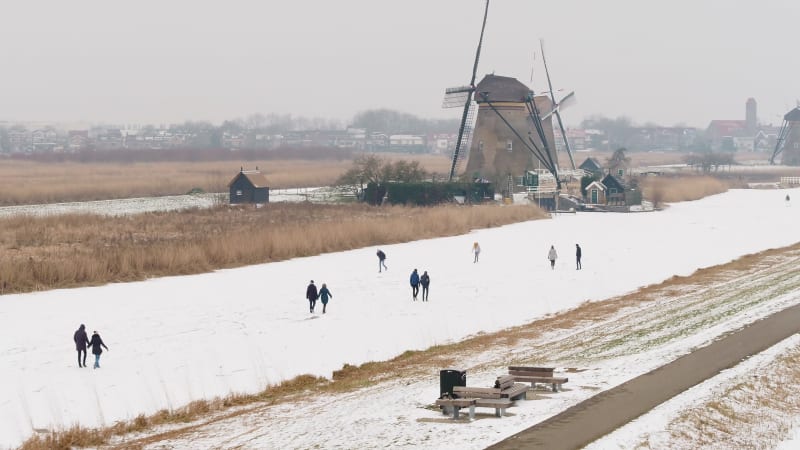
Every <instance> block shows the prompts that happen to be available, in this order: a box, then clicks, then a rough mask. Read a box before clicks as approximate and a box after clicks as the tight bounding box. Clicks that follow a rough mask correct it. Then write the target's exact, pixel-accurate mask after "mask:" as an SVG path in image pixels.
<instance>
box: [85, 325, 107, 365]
mask: <svg viewBox="0 0 800 450" xmlns="http://www.w3.org/2000/svg"><path fill="white" fill-rule="evenodd" d="M89 346H90V347H92V354H93V355H94V368H95V369H99V368H100V354H101V353H103V348H104V349H106V350H108V347H106V344H105V343H104V342H103V339H102V338H101V337H100V335H99V334H97V331H93V332H92V340H91V341H89ZM101 347H102V348H101Z"/></svg>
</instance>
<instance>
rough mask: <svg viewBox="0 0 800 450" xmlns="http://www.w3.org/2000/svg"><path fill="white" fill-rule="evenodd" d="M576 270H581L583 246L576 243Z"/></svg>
mask: <svg viewBox="0 0 800 450" xmlns="http://www.w3.org/2000/svg"><path fill="white" fill-rule="evenodd" d="M575 270H581V246H580V245H578V244H575Z"/></svg>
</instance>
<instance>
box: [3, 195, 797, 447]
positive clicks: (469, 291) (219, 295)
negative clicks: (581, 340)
mask: <svg viewBox="0 0 800 450" xmlns="http://www.w3.org/2000/svg"><path fill="white" fill-rule="evenodd" d="M787 192H788V193H789V194H790V195H792V196H793V197H797V194H798V192H797V190H790V191H777V192H776V191H731V192H728V193H725V194H721V195H717V196H714V197H710V198H707V199H704V200H701V201H697V202H689V203H684V204H678V205H674V206H673V207H672V208H670V209H669V210H667V211H664V212H658V213H646V214H591V213H586V214H581V213H579V214H577V215H563V216H558V217H556V218H554V219H553V220H541V221H534V222H526V223H521V224H516V225H510V226H505V227H501V228H496V229H487V230H478V231H475V232H473V233H470V234H469V235H466V236H457V237H450V238H440V239H431V240H425V241H417V242H412V243H407V244H397V245H390V246H384V247H382V248H383V250H384V251H385V252H386V253H387V255H388V260H387V262H388V264H389V271H388V272H385V273H382V274H378V273H377V258H376V257H375V255H374V253H375V249H374V248H367V249H360V250H354V251H349V252H342V253H335V254H327V255H320V256H316V257H310V258H302V259H295V260H291V261H285V262H280V263H272V264H264V265H257V266H250V267H245V268H240V269H232V270H225V271H218V272H214V273H210V274H203V275H195V276H186V277H170V278H161V279H154V280H149V281H145V282H138V283H125V284H116V285H108V286H102V287H94V288H82V289H74V290H60V291H49V292H42V293H33V294H21V295H13V296H5V297H2V298H0V322H1V323H2V329H3V339H2V341H0V380H2V381H3V383H2V385H1V386H0V446H3V445H5V446H9V445H15V444H18V443H19V442H20V441H21V440H22V439H24V438H25V437H26V436H28V435H30V434H31V433H32V432H33V429H35V428H49V427H52V426H60V425H63V426H68V425H71V424H73V423H81V424H83V425H86V426H96V425H104V424H105V425H107V424H110V423H113V422H114V421H115V420H119V419H130V418H133V417H135V416H136V415H138V414H139V413H152V412H155V411H157V410H158V409H161V408H169V407H176V406H180V405H183V404H185V403H187V402H189V401H190V400H192V399H197V398H208V397H212V396H216V395H224V394H227V393H229V392H254V391H258V390H261V389H263V388H264V387H265V385H267V384H270V383H277V382H279V381H281V380H284V379H287V378H292V377H294V376H296V375H298V374H303V373H312V374H318V375H324V376H330V374H331V372H332V371H333V370H335V369H338V368H340V367H341V366H342V364H344V363H350V364H360V363H363V362H366V361H373V360H384V359H387V358H390V357H393V356H395V355H397V354H399V353H402V352H403V351H405V350H409V349H422V348H427V347H429V346H431V345H434V344H439V343H445V342H452V341H455V340H459V339H461V338H463V337H465V336H468V335H471V334H475V333H477V332H479V331H493V330H499V329H503V328H507V327H509V326H512V325H517V324H521V323H525V322H528V321H530V320H532V319H535V318H538V317H542V316H544V315H546V314H549V313H552V312H556V311H562V310H564V309H568V308H571V307H574V306H576V305H578V304H580V303H582V302H583V301H585V300H603V299H606V298H609V297H611V296H614V295H618V294H621V293H625V292H629V291H631V290H633V289H636V288H637V287H640V286H644V285H648V284H652V283H656V282H659V281H662V280H664V279H666V278H669V277H671V276H672V275H676V274H677V275H687V274H689V273H691V272H693V271H694V270H696V269H697V268H700V267H706V266H711V265H716V264H720V263H723V262H727V261H730V260H732V259H735V258H737V257H739V256H741V255H743V254H747V253H752V252H756V251H760V250H763V249H766V248H772V247H779V246H784V245H789V244H792V243H794V242H796V241H797V240H798V239H797V233H796V230H797V228H796V224H797V223H798V219H800V210H799V209H798V208H795V207H791V206H788V207H787V206H786V205H785V202H784V200H783V198H784V196H785V195H786V193H787ZM473 241H479V242H480V244H481V248H482V250H483V251H482V253H481V261H480V263H478V264H473V263H472V258H471V255H470V248H471V244H472V242H473ZM575 243H580V244H581V247H582V248H583V252H584V253H583V255H584V257H583V266H584V270H581V271H576V270H574V257H573V254H574V248H575ZM551 244H553V245H555V247H556V249H557V250H559V253H560V256H561V258H560V259H559V261H558V263H557V266H556V270H554V271H552V270H550V268H549V264H548V262H547V260H546V254H547V250H548V248H549V247H550V245H551ZM413 268H418V269H419V270H420V271H423V270H427V271H428V272H429V273H430V274H431V279H432V282H431V297H430V299H431V301H430V302H429V303H421V302H412V301H411V299H410V288H409V287H408V275H409V273H410V272H411V269H413ZM312 278H313V279H314V280H315V281H316V282H317V284H318V285H319V284H321V283H323V282H325V283H328V285H329V287H330V289H331V291H332V292H333V294H334V298H333V299H332V300H331V303H330V304H329V313H328V314H326V315H325V316H322V315H321V314H319V309H318V314H316V315H310V314H309V312H308V307H307V302H306V301H305V300H304V298H303V297H304V292H305V287H306V285H307V283H308V281H309V279H312ZM508 310H514V311H516V314H514V315H512V314H507V313H506V312H505V311H508ZM80 323H86V324H87V327H88V329H89V330H93V329H97V330H99V331H100V333H101V334H102V336H103V338H104V340H105V341H106V343H107V344H108V345H109V347H110V348H111V350H110V351H109V352H108V353H106V354H104V355H103V360H102V365H103V368H102V369H99V370H96V371H93V370H91V369H78V368H77V365H76V363H75V362H74V359H75V351H74V345H73V344H72V342H71V336H72V332H73V331H74V330H75V329H76V328H77V326H78V324H80ZM433 389H434V390H435V389H436V386H433Z"/></svg>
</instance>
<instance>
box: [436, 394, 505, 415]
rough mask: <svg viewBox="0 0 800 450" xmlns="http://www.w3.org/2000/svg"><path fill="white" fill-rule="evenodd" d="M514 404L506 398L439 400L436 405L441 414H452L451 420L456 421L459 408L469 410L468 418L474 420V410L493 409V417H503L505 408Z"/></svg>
mask: <svg viewBox="0 0 800 450" xmlns="http://www.w3.org/2000/svg"><path fill="white" fill-rule="evenodd" d="M513 404H514V402H513V401H511V400H510V399H507V398H440V399H438V400H436V405H437V406H441V407H442V413H443V414H452V415H453V419H458V415H459V410H460V409H461V408H469V418H470V419H474V418H475V408H476V407H477V408H481V407H483V408H494V415H495V416H497V417H503V415H504V414H505V413H506V408H508V407H510V406H513Z"/></svg>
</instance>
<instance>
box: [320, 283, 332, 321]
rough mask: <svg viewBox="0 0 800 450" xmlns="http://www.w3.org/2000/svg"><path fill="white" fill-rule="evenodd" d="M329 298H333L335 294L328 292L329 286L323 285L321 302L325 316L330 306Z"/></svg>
mask: <svg viewBox="0 0 800 450" xmlns="http://www.w3.org/2000/svg"><path fill="white" fill-rule="evenodd" d="M328 297H330V298H333V294H331V291H329V290H328V286H327V285H326V284H325V283H322V289H320V290H319V300H320V301H321V302H322V314H325V307H326V306H328Z"/></svg>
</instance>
